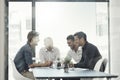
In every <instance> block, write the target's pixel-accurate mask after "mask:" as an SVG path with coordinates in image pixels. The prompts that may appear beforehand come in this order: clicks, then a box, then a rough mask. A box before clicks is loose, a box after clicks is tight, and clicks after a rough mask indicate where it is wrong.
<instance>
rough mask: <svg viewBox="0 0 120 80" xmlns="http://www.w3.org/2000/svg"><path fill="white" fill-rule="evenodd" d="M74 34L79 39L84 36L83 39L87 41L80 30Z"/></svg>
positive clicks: (84, 35)
mask: <svg viewBox="0 0 120 80" xmlns="http://www.w3.org/2000/svg"><path fill="white" fill-rule="evenodd" d="M74 36H78V38H79V39H81V38H84V40H85V41H87V36H86V34H85V33H84V32H82V31H80V32H77V33H75V34H74Z"/></svg>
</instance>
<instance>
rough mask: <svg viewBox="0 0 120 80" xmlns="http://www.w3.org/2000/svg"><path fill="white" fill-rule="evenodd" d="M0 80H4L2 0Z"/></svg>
mask: <svg viewBox="0 0 120 80" xmlns="http://www.w3.org/2000/svg"><path fill="white" fill-rule="evenodd" d="M0 80H4V0H0Z"/></svg>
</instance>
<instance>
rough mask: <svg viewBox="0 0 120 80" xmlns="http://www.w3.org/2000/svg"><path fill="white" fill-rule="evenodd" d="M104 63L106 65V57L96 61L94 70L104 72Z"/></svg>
mask: <svg viewBox="0 0 120 80" xmlns="http://www.w3.org/2000/svg"><path fill="white" fill-rule="evenodd" d="M106 65H107V59H106V58H104V59H100V60H98V62H97V63H96V65H95V67H94V70H96V71H101V72H104V71H105V69H106Z"/></svg>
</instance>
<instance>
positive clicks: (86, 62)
mask: <svg viewBox="0 0 120 80" xmlns="http://www.w3.org/2000/svg"><path fill="white" fill-rule="evenodd" d="M101 58H102V56H101V54H100V52H99V50H98V49H97V47H96V46H95V45H93V44H91V43H88V42H86V43H85V45H84V46H83V47H82V58H81V60H80V62H79V63H77V64H74V66H75V67H78V68H87V69H94V66H95V64H96V62H97V61H98V60H99V59H101Z"/></svg>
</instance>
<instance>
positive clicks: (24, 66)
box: [14, 31, 52, 80]
mask: <svg viewBox="0 0 120 80" xmlns="http://www.w3.org/2000/svg"><path fill="white" fill-rule="evenodd" d="M27 40H28V41H27V44H25V45H24V46H23V47H21V48H20V50H19V51H18V53H17V54H16V56H15V59H14V63H15V66H16V68H17V70H18V72H20V73H21V74H22V75H23V76H25V77H27V78H30V79H32V80H34V76H33V73H32V72H29V68H33V67H44V66H50V65H52V62H50V61H49V62H46V63H42V64H36V63H33V60H32V54H33V53H34V50H33V49H34V47H35V46H36V45H37V43H38V41H39V34H38V33H37V32H35V31H30V32H29V33H28V35H27Z"/></svg>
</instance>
